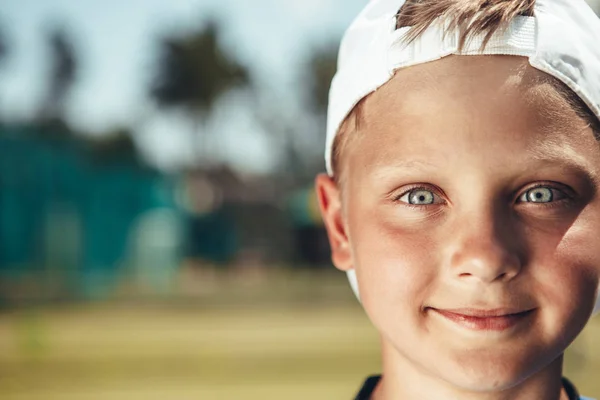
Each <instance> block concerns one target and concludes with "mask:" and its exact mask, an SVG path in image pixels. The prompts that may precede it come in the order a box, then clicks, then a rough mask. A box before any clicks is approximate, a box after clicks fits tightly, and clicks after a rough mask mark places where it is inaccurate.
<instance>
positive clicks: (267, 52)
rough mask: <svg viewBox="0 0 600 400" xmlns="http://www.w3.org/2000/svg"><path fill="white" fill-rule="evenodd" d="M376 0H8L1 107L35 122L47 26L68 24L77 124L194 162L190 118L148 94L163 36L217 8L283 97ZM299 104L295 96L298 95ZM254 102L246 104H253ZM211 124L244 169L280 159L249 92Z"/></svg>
mask: <svg viewBox="0 0 600 400" xmlns="http://www.w3.org/2000/svg"><path fill="white" fill-rule="evenodd" d="M366 2H367V0H252V1H249V0H43V1H40V0H18V1H17V0H0V24H1V26H2V27H3V28H4V31H5V33H6V34H7V36H8V42H9V46H10V53H9V58H8V60H7V64H6V65H4V66H3V69H2V71H1V72H0V115H1V116H2V118H3V119H5V120H9V121H10V120H12V121H19V120H26V119H27V118H28V117H30V116H31V115H32V114H33V113H35V111H36V109H37V108H38V107H39V103H40V100H41V98H42V96H43V94H44V90H45V87H46V86H45V85H46V80H47V74H48V51H47V49H46V45H45V40H44V37H45V32H47V31H48V29H49V28H50V27H52V26H53V25H54V24H60V25H62V26H64V27H65V28H66V29H67V31H68V32H69V33H71V35H72V37H73V38H74V39H75V46H76V49H77V53H78V54H79V58H80V64H81V66H80V72H79V74H78V80H77V83H76V86H75V87H74V88H73V90H72V93H71V96H70V98H69V101H68V105H67V118H68V120H69V122H70V123H71V124H72V125H73V126H74V127H75V128H76V129H79V130H82V131H86V132H89V133H90V134H96V135H99V134H101V133H102V132H106V131H109V130H111V129H115V128H118V127H121V126H131V127H134V128H135V131H136V133H137V134H136V138H137V141H138V143H139V144H140V147H141V148H142V150H143V151H144V153H145V154H146V155H147V156H148V158H149V159H150V160H151V161H152V162H153V163H154V164H156V165H158V166H160V167H164V168H167V169H168V168H173V167H176V166H178V165H179V164H181V163H185V162H188V161H189V160H190V159H191V158H192V157H194V153H193V152H192V151H190V146H189V140H190V137H189V132H190V130H191V127H190V123H189V121H188V120H187V119H185V118H184V117H183V116H182V115H181V113H177V112H171V113H164V112H161V111H159V110H156V109H155V107H153V106H152V103H151V102H150V101H149V100H148V96H147V88H148V86H149V83H150V82H151V80H152V75H153V74H152V72H153V70H152V66H153V60H154V59H155V57H156V50H157V45H156V43H157V42H158V38H160V37H161V36H162V35H164V34H166V33H169V32H186V31H192V30H195V29H198V28H199V27H201V26H202V24H203V23H204V21H205V20H206V19H207V18H208V17H211V16H214V17H216V18H217V19H218V20H219V21H221V23H222V24H223V25H224V26H225V27H226V28H225V29H224V37H223V45H224V46H225V47H226V49H227V50H228V51H229V52H231V53H232V54H233V55H234V56H235V57H236V58H238V59H239V60H240V61H242V62H244V63H246V64H247V65H248V66H249V67H250V68H251V71H252V74H253V76H254V77H255V78H256V79H257V82H259V84H260V85H261V86H262V87H263V88H265V90H267V91H270V92H271V95H272V98H273V99H274V101H284V102H285V101H287V100H289V99H291V98H294V97H295V94H297V92H298V91H299V90H301V88H302V81H301V77H302V71H301V65H302V64H301V63H302V60H303V59H304V57H306V55H307V54H308V52H309V50H310V49H311V48H313V47H315V46H321V45H325V44H327V43H329V42H331V41H337V40H339V37H340V36H341V34H342V32H343V30H344V29H345V28H346V27H347V26H348V25H349V23H350V22H351V20H352V19H353V18H354V16H355V15H356V14H357V13H358V12H359V11H360V9H361V8H362V7H363V6H364V4H366ZM290 103H292V102H291V100H290ZM245 108H246V109H245ZM209 128H212V129H218V130H219V131H220V134H221V136H222V137H223V142H224V143H225V145H224V146H223V148H224V149H225V150H221V151H224V153H225V154H224V157H225V158H227V159H229V160H230V161H231V162H233V163H234V164H236V165H237V166H238V167H239V168H242V169H249V170H251V171H257V172H261V171H267V170H269V169H270V168H272V167H273V165H274V164H273V163H274V162H275V161H274V159H273V155H272V154H270V149H271V148H272V146H270V143H269V142H270V137H269V136H268V135H267V134H265V133H264V132H261V129H260V128H259V127H258V126H257V124H256V122H254V121H253V120H252V116H251V115H250V113H249V112H248V110H247V106H245V105H244V104H242V102H241V100H239V99H236V98H235V97H232V96H230V97H229V98H228V99H225V100H224V101H223V106H222V110H220V111H219V112H218V113H217V115H216V116H215V118H214V121H213V122H211V124H210V126H209Z"/></svg>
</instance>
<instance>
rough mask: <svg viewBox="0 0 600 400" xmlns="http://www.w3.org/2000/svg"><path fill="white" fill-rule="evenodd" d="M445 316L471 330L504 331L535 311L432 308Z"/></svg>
mask: <svg viewBox="0 0 600 400" xmlns="http://www.w3.org/2000/svg"><path fill="white" fill-rule="evenodd" d="M430 310H432V311H435V312H436V313H438V314H440V315H441V316H443V317H444V318H446V319H448V320H450V321H452V322H454V323H456V324H458V325H460V326H462V327H465V328H468V329H471V330H476V331H504V330H506V329H509V328H511V327H513V326H515V325H517V324H518V323H520V322H522V321H523V320H525V319H526V318H527V317H529V316H530V315H531V314H532V313H533V311H534V310H533V309H531V310H525V311H519V312H514V311H512V312H511V311H507V310H502V309H497V310H477V309H456V310H440V309H436V308H431V309H430Z"/></svg>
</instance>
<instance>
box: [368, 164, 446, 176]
mask: <svg viewBox="0 0 600 400" xmlns="http://www.w3.org/2000/svg"><path fill="white" fill-rule="evenodd" d="M440 167H441V165H436V164H432V163H430V162H428V161H423V160H398V161H396V162H394V163H393V164H391V165H389V164H388V165H383V166H381V167H379V168H375V170H374V171H373V173H372V176H373V178H376V179H377V178H383V177H385V176H386V175H389V174H390V173H394V172H397V171H398V170H399V169H405V170H414V169H420V170H427V169H438V168H440Z"/></svg>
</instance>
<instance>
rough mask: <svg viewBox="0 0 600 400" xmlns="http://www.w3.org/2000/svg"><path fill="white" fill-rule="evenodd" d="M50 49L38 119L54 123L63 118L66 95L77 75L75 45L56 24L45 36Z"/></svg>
mask: <svg viewBox="0 0 600 400" xmlns="http://www.w3.org/2000/svg"><path fill="white" fill-rule="evenodd" d="M47 43H48V47H49V49H50V57H51V69H50V74H49V81H48V89H47V92H46V96H45V98H44V100H43V102H42V105H41V110H40V115H39V119H40V120H41V121H43V122H45V123H51V124H54V122H57V121H58V122H59V123H58V125H64V124H63V123H60V121H62V120H63V119H64V108H65V101H66V98H67V95H68V93H69V91H70V89H71V87H72V86H73V83H74V82H75V79H76V77H77V69H78V60H77V57H76V55H75V46H74V45H73V42H72V41H71V38H70V36H69V34H68V33H67V31H66V30H65V29H64V28H63V27H61V26H56V27H54V28H52V29H50V31H49V33H48V38H47Z"/></svg>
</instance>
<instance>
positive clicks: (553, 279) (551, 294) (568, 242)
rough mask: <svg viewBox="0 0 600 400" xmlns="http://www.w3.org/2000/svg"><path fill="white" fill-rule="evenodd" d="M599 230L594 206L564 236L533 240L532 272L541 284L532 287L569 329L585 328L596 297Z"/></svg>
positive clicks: (599, 272) (599, 214) (599, 215)
mask: <svg viewBox="0 0 600 400" xmlns="http://www.w3.org/2000/svg"><path fill="white" fill-rule="evenodd" d="M599 231H600V212H598V210H597V207H595V208H588V209H586V210H584V212H582V213H581V214H580V216H579V217H578V218H577V220H576V221H575V222H574V223H573V224H572V225H571V227H570V228H569V229H568V230H567V231H566V232H564V234H563V235H562V237H560V238H554V237H551V238H548V237H546V236H544V235H542V234H540V235H538V236H535V235H533V237H532V239H531V244H530V248H531V249H533V251H532V258H531V260H530V261H531V262H530V265H531V271H530V273H531V275H532V276H533V277H534V279H533V282H535V284H536V285H537V286H538V287H537V288H532V289H534V293H537V294H536V297H537V298H538V301H540V303H541V304H543V305H545V306H546V308H547V309H548V310H550V311H551V312H552V313H553V314H554V316H555V317H558V318H560V319H561V320H562V321H563V326H565V327H567V329H572V330H575V329H582V328H583V325H584V324H585V322H586V321H587V319H588V317H589V314H590V313H591V311H592V308H593V306H594V303H595V300H596V292H597V289H598V280H599V276H600V239H599V238H598V237H599V235H598V232H599ZM564 321H568V323H567V324H564ZM575 333H578V332H575Z"/></svg>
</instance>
